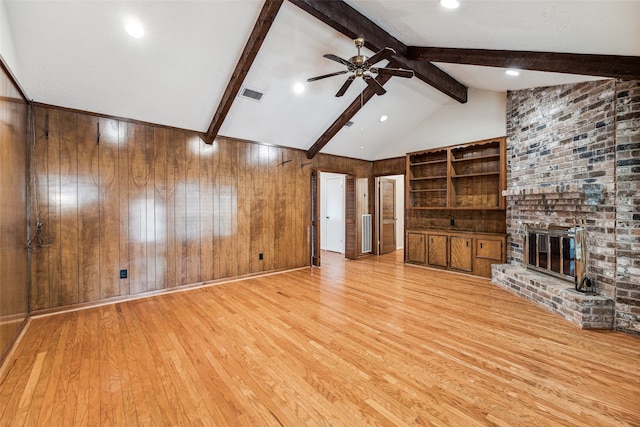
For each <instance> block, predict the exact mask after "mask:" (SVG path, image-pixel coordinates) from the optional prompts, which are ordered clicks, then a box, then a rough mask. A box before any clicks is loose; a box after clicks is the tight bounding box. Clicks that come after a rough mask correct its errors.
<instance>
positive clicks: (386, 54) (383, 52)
mask: <svg viewBox="0 0 640 427" xmlns="http://www.w3.org/2000/svg"><path fill="white" fill-rule="evenodd" d="M395 54H396V51H395V50H393V49H391V48H390V47H385V48H384V49H380V50H379V51H377V52H376V53H375V54H373V56H372V57H371V58H369V59H367V64H369V66H371V65H374V64H377V63H378V62H380V61H382V60H383V59H390V58H391V57H392V56H393V55H395Z"/></svg>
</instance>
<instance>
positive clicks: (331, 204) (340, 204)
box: [323, 176, 344, 253]
mask: <svg viewBox="0 0 640 427" xmlns="http://www.w3.org/2000/svg"><path fill="white" fill-rule="evenodd" d="M323 194H324V197H325V206H326V208H325V218H324V220H325V221H324V222H325V230H326V234H325V233H323V234H325V236H326V242H325V245H323V246H325V248H326V250H328V251H333V252H340V253H344V177H343V176H340V177H331V178H327V180H326V185H325V188H324V191H323Z"/></svg>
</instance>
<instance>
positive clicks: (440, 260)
mask: <svg viewBox="0 0 640 427" xmlns="http://www.w3.org/2000/svg"><path fill="white" fill-rule="evenodd" d="M428 254H429V257H428V259H427V262H428V263H429V265H435V266H438V267H447V236H442V235H440V234H429V250H428Z"/></svg>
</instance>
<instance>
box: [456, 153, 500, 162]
mask: <svg viewBox="0 0 640 427" xmlns="http://www.w3.org/2000/svg"><path fill="white" fill-rule="evenodd" d="M477 160H500V154H490V155H487V156H477V157H467V158H463V159H455V158H453V159H451V163H459V162H473V161H477Z"/></svg>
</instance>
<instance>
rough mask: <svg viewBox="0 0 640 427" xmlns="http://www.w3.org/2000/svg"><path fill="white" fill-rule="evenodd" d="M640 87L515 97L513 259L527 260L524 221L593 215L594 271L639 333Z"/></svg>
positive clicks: (538, 91)
mask: <svg viewBox="0 0 640 427" xmlns="http://www.w3.org/2000/svg"><path fill="white" fill-rule="evenodd" d="M638 85H639V83H638V81H630V82H629V81H627V82H620V81H616V80H599V81H594V82H586V83H579V84H573V85H562V86H554V87H546V88H535V89H526V90H519V91H512V92H509V94H508V98H507V99H508V101H507V103H508V104H507V136H508V139H507V215H506V217H507V233H510V237H509V246H508V253H507V255H508V260H509V261H510V262H512V263H514V264H522V262H523V245H524V234H523V231H524V230H523V226H524V224H525V223H530V224H542V225H549V224H555V225H563V226H569V227H571V226H573V224H574V220H575V217H586V219H587V231H588V233H587V246H588V248H589V249H588V261H589V267H588V274H589V275H590V276H591V277H592V278H593V279H595V284H596V287H597V288H598V290H599V292H600V293H601V294H602V295H605V296H607V297H609V298H612V299H615V300H616V324H615V326H614V327H615V328H616V329H619V330H624V331H627V332H629V333H640V288H639V286H640V285H638V284H639V283H640V260H639V257H640V251H639V250H640V233H639V230H640V228H639V226H640V213H639V211H640V195H639V193H640V178H639V176H640V154H639V152H640V140H639V139H638V138H639V135H640V130H639V129H640V123H639V120H640V118H639V114H640V101H639V99H640V87H639V86H638ZM622 205H624V206H625V207H623V206H622ZM636 328H638V329H637V330H636Z"/></svg>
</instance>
